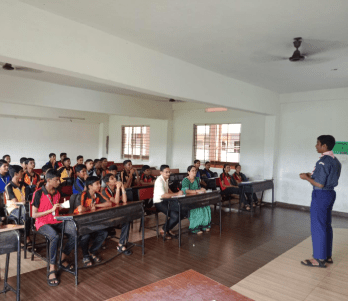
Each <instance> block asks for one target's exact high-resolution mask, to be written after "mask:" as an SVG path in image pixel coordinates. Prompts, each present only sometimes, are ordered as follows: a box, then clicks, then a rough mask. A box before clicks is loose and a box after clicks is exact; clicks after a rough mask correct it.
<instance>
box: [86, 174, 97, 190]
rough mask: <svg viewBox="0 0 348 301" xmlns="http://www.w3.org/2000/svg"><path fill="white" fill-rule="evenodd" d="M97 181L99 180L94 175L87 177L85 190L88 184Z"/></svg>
mask: <svg viewBox="0 0 348 301" xmlns="http://www.w3.org/2000/svg"><path fill="white" fill-rule="evenodd" d="M97 181H100V180H99V178H98V177H95V176H91V177H88V178H87V180H86V187H87V190H88V186H90V185H93V183H95V182H97Z"/></svg>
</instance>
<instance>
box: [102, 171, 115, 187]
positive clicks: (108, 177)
mask: <svg viewBox="0 0 348 301" xmlns="http://www.w3.org/2000/svg"><path fill="white" fill-rule="evenodd" d="M111 177H114V178H115V179H116V176H115V175H114V174H112V173H108V174H107V175H106V176H105V177H104V178H103V181H104V183H105V184H107V183H109V182H110V178H111Z"/></svg>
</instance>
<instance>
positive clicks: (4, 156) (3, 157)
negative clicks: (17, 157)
mask: <svg viewBox="0 0 348 301" xmlns="http://www.w3.org/2000/svg"><path fill="white" fill-rule="evenodd" d="M6 157H10V158H11V156H10V155H3V156H2V159H3V160H5V158H6Z"/></svg>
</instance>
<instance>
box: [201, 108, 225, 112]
mask: <svg viewBox="0 0 348 301" xmlns="http://www.w3.org/2000/svg"><path fill="white" fill-rule="evenodd" d="M205 111H206V113H212V112H225V111H227V108H207V109H205Z"/></svg>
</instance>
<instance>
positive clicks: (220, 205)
mask: <svg viewBox="0 0 348 301" xmlns="http://www.w3.org/2000/svg"><path fill="white" fill-rule="evenodd" d="M221 207H222V201H220V203H219V208H220V210H219V211H220V235H221Z"/></svg>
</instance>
